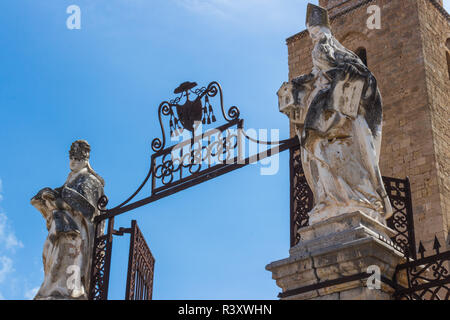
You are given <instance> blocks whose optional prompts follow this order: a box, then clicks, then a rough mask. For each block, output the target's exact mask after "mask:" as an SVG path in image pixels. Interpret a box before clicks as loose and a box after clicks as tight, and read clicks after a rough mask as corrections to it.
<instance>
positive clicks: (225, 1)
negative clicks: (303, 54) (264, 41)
mask: <svg viewBox="0 0 450 320" xmlns="http://www.w3.org/2000/svg"><path fill="white" fill-rule="evenodd" d="M173 1H175V2H176V3H177V4H178V5H180V6H182V7H184V8H185V9H187V10H189V11H192V12H195V13H198V14H202V15H207V16H214V17H220V18H225V19H231V20H234V22H237V23H242V24H249V25H252V24H254V23H256V24H258V25H260V26H262V25H265V26H267V28H273V27H274V26H276V25H286V23H295V24H298V20H299V14H300V12H302V11H301V10H300V9H301V8H303V7H304V6H305V5H304V4H302V3H300V2H299V1H297V0H283V1H279V0H173ZM301 15H302V16H303V15H304V14H301Z"/></svg>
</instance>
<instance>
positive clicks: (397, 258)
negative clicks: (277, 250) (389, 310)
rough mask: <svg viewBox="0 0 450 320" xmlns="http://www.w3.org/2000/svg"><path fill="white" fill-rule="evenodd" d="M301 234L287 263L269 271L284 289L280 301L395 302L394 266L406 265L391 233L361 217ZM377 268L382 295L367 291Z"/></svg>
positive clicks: (339, 218) (317, 226)
mask: <svg viewBox="0 0 450 320" xmlns="http://www.w3.org/2000/svg"><path fill="white" fill-rule="evenodd" d="M299 233H300V236H301V240H300V242H299V243H298V244H297V245H296V246H295V247H293V248H291V250H290V252H289V253H290V255H289V258H287V259H283V260H280V261H275V262H272V263H271V264H269V265H267V266H266V269H267V270H268V271H271V272H272V277H273V279H275V280H276V283H277V285H278V286H279V287H280V288H281V289H282V293H281V294H280V297H281V299H284V300H308V299H314V300H319V299H320V300H322V299H325V300H391V299H392V293H393V292H394V289H393V288H392V287H391V285H390V284H389V282H390V280H392V278H393V275H394V272H395V268H396V266H397V265H398V264H399V263H401V262H404V258H403V254H402V253H401V252H400V251H399V250H398V248H395V246H394V244H393V243H392V242H391V240H390V238H391V237H392V236H393V235H394V231H393V230H391V229H389V228H388V227H386V226H384V225H383V224H381V223H379V222H378V221H376V220H374V219H373V218H371V217H369V216H368V215H366V214H364V213H362V212H360V211H357V212H353V213H346V214H342V215H339V216H337V217H333V218H330V219H327V220H325V221H322V222H319V223H316V224H314V225H312V226H309V227H306V228H303V229H301V230H300V231H299ZM373 266H376V267H378V268H379V270H380V275H381V277H380V278H381V280H382V281H381V285H380V288H379V289H371V288H369V287H368V286H367V279H368V276H369V275H372V274H373V271H372V269H370V268H374V267H373ZM369 267H370V268H369ZM376 267H375V268H376ZM368 268H369V269H368Z"/></svg>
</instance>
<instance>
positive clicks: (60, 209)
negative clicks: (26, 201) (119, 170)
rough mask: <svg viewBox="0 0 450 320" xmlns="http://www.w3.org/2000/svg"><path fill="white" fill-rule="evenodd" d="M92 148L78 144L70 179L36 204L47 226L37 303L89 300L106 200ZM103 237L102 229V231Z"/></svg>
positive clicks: (47, 190) (47, 191)
mask: <svg viewBox="0 0 450 320" xmlns="http://www.w3.org/2000/svg"><path fill="white" fill-rule="evenodd" d="M90 150H91V148H90V146H89V144H88V143H87V142H86V141H84V140H78V141H75V142H74V143H73V144H72V146H71V148H70V151H69V156H70V170H71V172H70V173H69V176H68V178H67V180H66V182H65V183H64V185H63V186H62V187H60V188H56V189H51V188H44V189H42V190H41V191H39V192H38V194H37V195H36V196H34V197H33V198H32V199H31V204H32V205H33V206H34V207H35V208H36V209H38V210H39V211H40V212H41V214H42V216H43V217H44V219H45V221H46V226H47V230H48V236H47V239H46V241H45V244H44V251H43V256H42V258H43V264H44V274H45V277H44V282H43V283H42V285H41V287H40V289H39V291H38V293H37V295H36V297H35V299H36V300H86V299H88V296H89V288H90V272H91V261H92V254H93V247H94V240H95V236H96V234H95V232H96V227H95V224H94V218H95V217H96V216H97V215H99V211H98V209H97V202H98V200H99V199H100V197H102V196H103V187H104V184H105V183H104V181H103V179H102V178H101V177H100V176H99V175H98V174H97V173H95V171H94V170H93V169H92V168H91V166H90V164H89V154H90ZM97 233H98V234H99V235H100V234H103V225H101V226H100V227H99V228H97Z"/></svg>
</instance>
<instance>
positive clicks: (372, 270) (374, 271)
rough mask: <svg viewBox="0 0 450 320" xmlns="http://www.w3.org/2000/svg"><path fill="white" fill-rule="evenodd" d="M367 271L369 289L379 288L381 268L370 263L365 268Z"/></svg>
mask: <svg viewBox="0 0 450 320" xmlns="http://www.w3.org/2000/svg"><path fill="white" fill-rule="evenodd" d="M367 273H368V274H370V276H369V278H368V279H367V281H366V285H367V288H368V289H369V290H380V289H381V270H380V267H379V266H376V265H372V266H369V267H368V268H367Z"/></svg>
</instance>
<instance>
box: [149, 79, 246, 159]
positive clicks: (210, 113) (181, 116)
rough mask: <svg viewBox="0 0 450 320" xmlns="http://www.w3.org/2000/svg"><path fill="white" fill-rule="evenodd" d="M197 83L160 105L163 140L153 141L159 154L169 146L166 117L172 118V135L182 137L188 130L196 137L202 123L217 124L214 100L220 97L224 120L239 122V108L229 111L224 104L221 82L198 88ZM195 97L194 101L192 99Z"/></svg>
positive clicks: (182, 88) (178, 89) (186, 87)
mask: <svg viewBox="0 0 450 320" xmlns="http://www.w3.org/2000/svg"><path fill="white" fill-rule="evenodd" d="M195 87H197V83H196V82H189V81H188V82H184V83H182V84H181V85H180V86H179V87H178V88H176V89H175V91H174V93H175V94H179V96H178V97H176V98H175V99H172V100H170V101H163V102H162V103H161V104H160V105H159V109H158V117H159V124H160V126H161V134H162V140H161V139H160V138H155V139H153V141H152V149H153V151H155V152H158V151H160V150H163V149H164V148H165V147H166V134H167V132H166V131H165V129H164V128H165V127H164V120H163V119H164V118H166V119H168V123H169V133H170V136H171V137H172V136H174V135H179V134H181V133H183V131H184V130H188V131H190V132H191V133H192V134H194V132H195V130H196V129H197V128H198V126H199V125H200V124H202V125H209V124H212V123H214V122H216V121H217V119H216V115H215V112H214V107H213V104H212V103H211V99H212V98H214V97H216V96H217V95H218V96H219V99H220V100H219V101H220V108H221V112H222V116H223V118H224V119H225V120H226V121H227V122H231V121H233V120H236V119H239V115H240V112H239V109H238V108H237V107H235V106H233V107H231V108H230V109H228V112H225V108H224V105H223V94H222V88H221V86H220V84H219V83H217V82H215V81H214V82H211V83H210V84H209V85H208V86H207V87H202V88H198V89H195V90H194V88H195ZM192 96H194V99H192V98H191V97H192Z"/></svg>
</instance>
